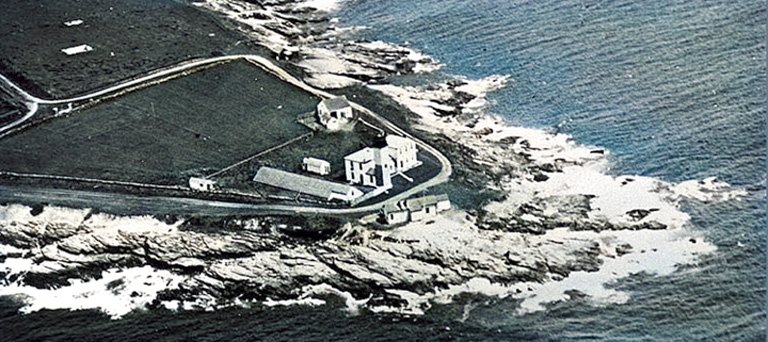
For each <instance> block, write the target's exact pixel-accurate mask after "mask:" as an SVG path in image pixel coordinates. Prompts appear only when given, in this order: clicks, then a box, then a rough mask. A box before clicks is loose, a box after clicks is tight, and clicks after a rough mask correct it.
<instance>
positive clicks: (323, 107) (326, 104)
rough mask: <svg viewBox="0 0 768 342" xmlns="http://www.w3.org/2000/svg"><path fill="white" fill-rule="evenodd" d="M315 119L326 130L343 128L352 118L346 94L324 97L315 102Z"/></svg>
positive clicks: (352, 113)
mask: <svg viewBox="0 0 768 342" xmlns="http://www.w3.org/2000/svg"><path fill="white" fill-rule="evenodd" d="M317 119H318V121H319V122H320V124H321V125H323V126H324V127H325V128H326V129H328V130H331V131H338V130H341V129H344V128H346V127H348V125H349V123H350V122H352V120H353V119H354V112H353V111H352V105H351V104H350V103H349V100H347V97H346V96H337V97H332V98H329V99H324V100H322V101H320V103H318V104H317Z"/></svg>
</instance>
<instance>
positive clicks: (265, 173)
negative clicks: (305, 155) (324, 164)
mask: <svg viewBox="0 0 768 342" xmlns="http://www.w3.org/2000/svg"><path fill="white" fill-rule="evenodd" d="M253 180H254V181H255V182H259V183H262V184H266V185H270V186H274V187H276V188H281V189H285V190H290V191H294V192H299V193H303V194H308V195H312V196H315V197H321V198H326V199H328V198H330V197H331V194H340V195H347V194H354V193H355V192H357V193H359V194H361V195H362V192H361V191H360V190H358V189H357V188H355V187H352V186H349V185H346V184H341V183H334V182H329V181H326V180H322V179H317V178H313V177H307V176H302V175H298V174H295V173H291V172H287V171H283V170H278V169H274V168H271V167H266V166H265V167H262V168H260V169H259V171H258V172H257V173H256V176H255V177H253Z"/></svg>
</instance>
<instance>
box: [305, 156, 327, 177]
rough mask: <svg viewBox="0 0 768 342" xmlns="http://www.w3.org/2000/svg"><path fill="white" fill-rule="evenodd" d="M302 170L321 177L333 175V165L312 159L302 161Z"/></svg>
mask: <svg viewBox="0 0 768 342" xmlns="http://www.w3.org/2000/svg"><path fill="white" fill-rule="evenodd" d="M301 168H302V169H303V170H304V171H307V172H312V173H316V174H318V175H321V176H325V175H327V174H329V173H331V163H329V162H327V161H325V160H322V159H317V158H312V157H309V158H304V159H302V161H301Z"/></svg>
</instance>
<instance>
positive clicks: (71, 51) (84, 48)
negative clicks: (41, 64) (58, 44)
mask: <svg viewBox="0 0 768 342" xmlns="http://www.w3.org/2000/svg"><path fill="white" fill-rule="evenodd" d="M89 51H93V48H92V47H90V46H89V45H85V44H83V45H78V46H73V47H70V48H66V49H61V52H63V53H65V54H67V56H72V55H77V54H79V53H85V52H89Z"/></svg>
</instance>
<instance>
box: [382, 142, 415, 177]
mask: <svg viewBox="0 0 768 342" xmlns="http://www.w3.org/2000/svg"><path fill="white" fill-rule="evenodd" d="M386 140H387V146H388V147H389V155H390V156H391V157H392V160H393V162H394V163H395V170H396V172H405V171H408V170H410V169H412V168H414V167H417V166H419V165H421V162H420V161H419V160H418V159H417V158H416V153H417V152H418V150H417V149H416V142H414V141H413V140H411V139H408V138H406V137H401V136H398V135H388V136H387V138H386Z"/></svg>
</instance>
